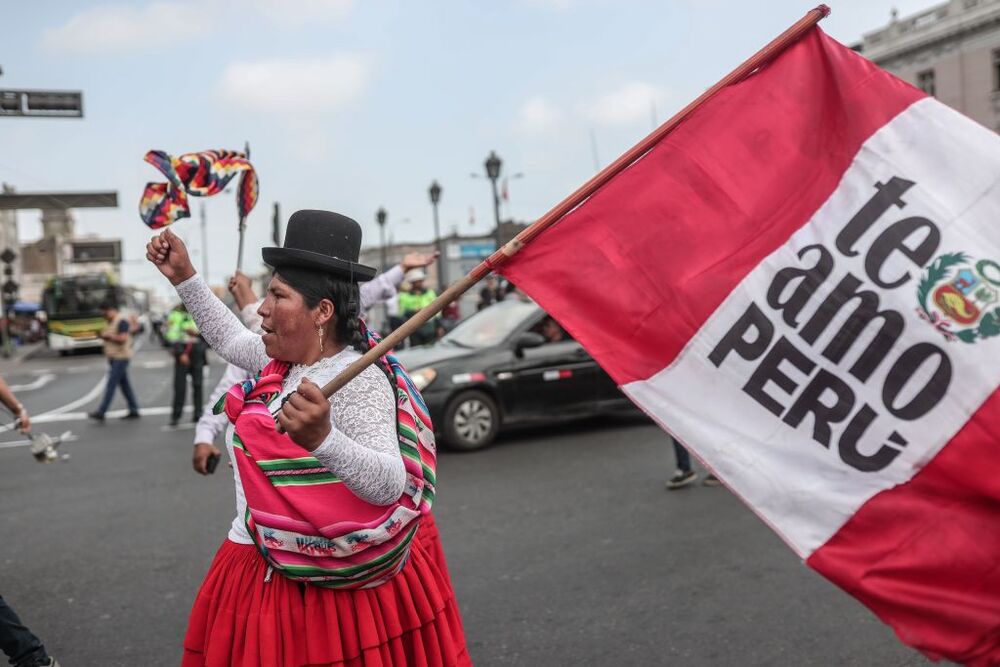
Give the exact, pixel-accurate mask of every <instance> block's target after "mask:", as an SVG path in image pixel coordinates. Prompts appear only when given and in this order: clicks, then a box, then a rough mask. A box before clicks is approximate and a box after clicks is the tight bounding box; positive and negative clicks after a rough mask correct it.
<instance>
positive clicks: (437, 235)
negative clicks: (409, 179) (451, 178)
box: [427, 181, 448, 294]
mask: <svg viewBox="0 0 1000 667" xmlns="http://www.w3.org/2000/svg"><path fill="white" fill-rule="evenodd" d="M427 192H428V193H429V194H430V196H431V206H433V207H434V245H435V247H436V248H437V251H438V294H440V293H441V291H442V290H443V289H444V286H445V285H447V284H448V281H447V279H446V278H445V261H444V252H443V251H442V250H441V227H440V223H439V222H438V202H440V201H441V185H440V184H439V183H438V182H437V181H433V182H432V183H431V187H430V188H429V189H428V190H427Z"/></svg>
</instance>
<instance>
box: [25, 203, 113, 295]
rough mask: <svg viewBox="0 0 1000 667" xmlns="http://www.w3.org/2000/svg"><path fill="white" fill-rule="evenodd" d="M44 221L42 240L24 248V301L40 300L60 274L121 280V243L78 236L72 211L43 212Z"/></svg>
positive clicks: (27, 244)
mask: <svg viewBox="0 0 1000 667" xmlns="http://www.w3.org/2000/svg"><path fill="white" fill-rule="evenodd" d="M41 222H42V238H40V239H39V240H37V241H35V242H33V243H26V244H24V245H22V246H21V252H20V260H21V261H20V268H21V290H20V299H21V300H22V301H30V302H35V303H38V302H39V301H41V297H42V290H43V289H44V288H45V285H46V283H47V282H48V281H49V279H50V278H52V277H53V276H57V275H79V274H83V273H108V274H111V275H113V276H114V277H115V278H117V279H120V278H121V261H122V244H121V240H119V239H101V238H97V237H78V236H76V230H75V225H74V221H73V216H72V213H71V212H70V210H69V209H43V211H42V218H41Z"/></svg>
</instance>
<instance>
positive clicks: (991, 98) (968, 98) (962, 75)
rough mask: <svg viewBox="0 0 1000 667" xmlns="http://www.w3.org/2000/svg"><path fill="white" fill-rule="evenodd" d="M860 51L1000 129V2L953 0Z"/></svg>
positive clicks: (876, 35)
mask: <svg viewBox="0 0 1000 667" xmlns="http://www.w3.org/2000/svg"><path fill="white" fill-rule="evenodd" d="M854 49H855V50H857V51H859V52H861V54H862V55H864V56H865V57H866V58H868V59H869V60H871V61H873V62H874V63H875V64H877V65H879V66H880V67H882V68H884V69H886V70H888V71H890V72H892V73H893V74H895V75H896V76H898V77H900V78H901V79H904V80H905V81H908V82H909V83H912V84H913V85H915V86H917V87H918V88H920V89H921V90H923V91H924V92H926V93H928V94H930V95H933V96H934V97H936V98H937V99H939V100H940V101H942V102H944V103H945V104H947V105H948V106H950V107H952V108H954V109H956V110H958V111H960V112H962V113H963V114H965V115H966V116H969V117H970V118H972V119H973V120H976V121H978V122H979V123H981V124H982V125H984V126H986V127H988V128H990V129H992V130H994V131H998V130H1000V0H950V1H949V2H946V3H942V4H939V5H936V6H934V7H931V8H929V9H927V10H925V11H923V12H920V13H919V14H915V15H913V16H907V17H903V18H899V17H898V16H897V15H896V12H895V11H893V14H892V18H891V19H890V21H889V24H888V25H887V26H885V27H883V28H880V29H879V30H875V31H873V32H870V33H867V34H865V35H864V36H863V37H862V40H861V42H860V43H859V44H856V45H855V46H854Z"/></svg>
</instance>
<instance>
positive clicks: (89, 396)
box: [34, 373, 108, 420]
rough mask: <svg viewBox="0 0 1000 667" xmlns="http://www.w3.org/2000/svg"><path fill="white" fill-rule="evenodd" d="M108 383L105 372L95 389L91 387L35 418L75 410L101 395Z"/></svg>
mask: <svg viewBox="0 0 1000 667" xmlns="http://www.w3.org/2000/svg"><path fill="white" fill-rule="evenodd" d="M107 383H108V374H107V373H104V374H103V375H102V376H101V381H100V382H98V383H97V384H96V385H94V388H93V389H91V390H90V391H88V392H87V393H86V394H84V395H83V396H81V397H80V398H78V399H76V400H75V401H70V402H69V403H67V404H66V405H64V406H62V407H61V408H56V409H55V410H49V411H48V412H46V413H44V414H40V415H38V417H35V418H34V419H36V420H37V419H40V418H42V417H45V416H46V415H61V414H65V413H67V412H71V411H73V410H76V409H77V408H78V407H80V406H81V405H86V404H87V403H90V402H91V401H93V400H94V399H95V398H97V397H98V396H100V395H101V392H103V391H104V385H106V384H107Z"/></svg>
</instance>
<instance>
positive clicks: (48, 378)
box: [10, 373, 56, 393]
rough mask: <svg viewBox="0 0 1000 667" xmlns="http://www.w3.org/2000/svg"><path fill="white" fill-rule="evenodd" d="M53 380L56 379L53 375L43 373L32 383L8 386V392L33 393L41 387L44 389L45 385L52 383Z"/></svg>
mask: <svg viewBox="0 0 1000 667" xmlns="http://www.w3.org/2000/svg"><path fill="white" fill-rule="evenodd" d="M55 379H56V376H55V374H53V373H44V374H42V375H39V376H38V377H37V378H35V379H34V380H33V381H31V382H28V383H26V384H12V385H10V390H11V391H13V392H15V393H16V392H19V391H21V392H24V391H34V390H35V389H41V388H42V387H44V386H45V385H47V384H48V383H50V382H52V381H53V380H55Z"/></svg>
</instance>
